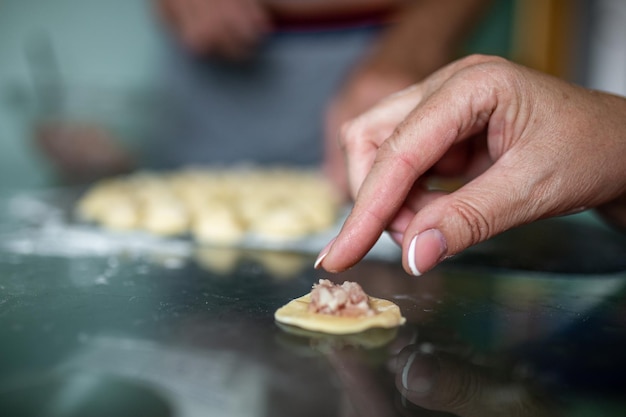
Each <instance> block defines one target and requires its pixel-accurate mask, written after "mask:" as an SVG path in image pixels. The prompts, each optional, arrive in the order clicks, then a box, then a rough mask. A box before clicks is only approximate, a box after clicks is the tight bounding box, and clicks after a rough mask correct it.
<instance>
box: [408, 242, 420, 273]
mask: <svg viewBox="0 0 626 417" xmlns="http://www.w3.org/2000/svg"><path fill="white" fill-rule="evenodd" d="M416 243H417V235H415V236H413V239H412V240H411V244H410V245H409V253H408V258H407V261H408V264H409V269H410V270H411V273H412V274H413V275H415V276H416V277H419V276H420V275H422V273H421V272H420V270H419V269H417V265H415V244H416Z"/></svg>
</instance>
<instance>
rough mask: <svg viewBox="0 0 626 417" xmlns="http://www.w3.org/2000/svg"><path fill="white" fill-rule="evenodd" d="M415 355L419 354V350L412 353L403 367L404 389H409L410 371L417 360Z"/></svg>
mask: <svg viewBox="0 0 626 417" xmlns="http://www.w3.org/2000/svg"><path fill="white" fill-rule="evenodd" d="M415 356H417V352H413V353H411V356H409V359H407V361H406V363H405V364H404V368H402V386H403V387H404V389H406V390H408V389H409V371H410V370H411V366H413V361H415Z"/></svg>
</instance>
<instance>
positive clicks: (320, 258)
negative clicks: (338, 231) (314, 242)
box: [313, 237, 337, 269]
mask: <svg viewBox="0 0 626 417" xmlns="http://www.w3.org/2000/svg"><path fill="white" fill-rule="evenodd" d="M335 239H337V238H336V237H335V238H333V239H332V240H331V241H330V242H328V243H327V244H326V246H324V249H322V251H321V252H320V254H319V255H317V259H316V260H315V263H314V264H313V268H315V269H319V267H320V265H321V264H322V261H323V260H324V258H326V255H328V252H330V248H331V247H332V246H333V243H335Z"/></svg>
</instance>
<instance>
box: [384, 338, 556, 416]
mask: <svg viewBox="0 0 626 417" xmlns="http://www.w3.org/2000/svg"><path fill="white" fill-rule="evenodd" d="M394 362H395V366H394V368H395V383H396V388H397V389H398V391H399V392H400V394H402V396H403V398H404V399H406V400H408V402H410V403H412V404H415V405H417V406H419V407H423V408H426V409H428V410H436V411H444V412H449V413H453V414H454V415H456V416H460V417H474V416H481V417H489V416H503V415H505V416H515V417H540V416H546V417H547V416H559V415H562V414H563V413H562V411H561V410H559V407H557V405H556V402H552V401H550V400H549V398H548V397H547V396H546V395H542V394H541V393H540V392H539V390H538V389H536V388H534V387H532V386H531V385H530V384H528V383H525V382H524V381H520V380H519V379H517V380H516V379H513V378H502V377H500V378H497V377H496V376H495V375H494V373H493V370H492V369H489V367H487V366H480V365H476V364H473V363H471V362H470V361H469V359H468V358H462V357H459V356H457V355H454V354H449V353H446V352H440V351H434V352H430V351H426V352H425V351H423V350H422V349H421V347H420V346H419V345H409V346H407V347H406V348H404V349H403V350H402V351H401V352H400V354H399V355H398V356H397V357H396V358H395V359H394Z"/></svg>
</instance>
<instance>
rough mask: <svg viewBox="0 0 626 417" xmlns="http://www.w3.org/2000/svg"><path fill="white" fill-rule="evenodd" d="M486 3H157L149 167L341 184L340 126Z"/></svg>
mask: <svg viewBox="0 0 626 417" xmlns="http://www.w3.org/2000/svg"><path fill="white" fill-rule="evenodd" d="M491 3H492V2H491V1H489V0H445V1H441V0H420V1H408V0H341V1H331V0H310V1H290V0H156V6H157V10H158V12H159V15H160V16H161V18H162V20H163V22H165V24H166V27H167V29H168V30H167V32H168V34H169V35H171V36H166V40H165V42H166V44H167V48H166V53H167V56H166V60H165V63H164V69H163V72H164V74H163V76H164V78H163V85H164V86H165V87H166V88H167V90H168V91H167V92H168V98H167V100H166V101H167V102H166V103H164V104H165V106H166V111H167V114H166V115H165V117H163V118H162V120H160V121H159V123H161V122H162V123H163V124H164V125H165V126H164V127H163V129H161V133H160V134H159V135H158V137H156V138H155V140H154V142H153V143H151V144H150V150H149V152H150V156H149V158H148V160H149V162H148V164H150V165H151V166H153V167H156V168H175V167H179V166H181V165H189V164H209V163H222V164H231V163H238V162H251V163H257V164H261V165H263V164H292V165H299V166H311V167H318V166H322V165H323V166H324V169H325V171H326V173H328V174H329V175H330V177H331V178H332V179H333V180H334V181H335V182H336V184H338V186H339V187H340V188H344V189H345V185H346V182H345V171H344V168H343V157H342V156H341V153H340V152H339V148H338V146H337V144H336V137H337V133H338V127H339V126H340V125H341V124H342V123H344V122H345V121H346V120H348V119H350V118H351V117H354V116H355V115H357V114H359V113H360V112H362V111H364V110H365V109H367V108H369V107H370V106H372V105H373V104H374V103H376V102H377V101H378V100H379V99H381V98H382V97H384V96H386V95H388V94H390V93H392V92H394V91H397V90H399V89H401V88H404V87H407V86H408V85H410V84H412V83H414V82H417V81H419V80H420V79H422V78H423V77H424V76H426V75H427V74H429V73H431V72H432V71H434V70H435V69H437V68H439V67H441V66H442V65H444V64H446V63H448V62H450V61H451V60H452V59H454V58H455V57H456V56H458V54H459V51H460V49H461V45H462V44H463V43H464V42H465V41H466V40H467V38H468V35H469V33H470V32H471V31H472V30H473V29H474V28H475V27H476V26H477V25H478V23H479V21H480V18H481V17H482V16H483V15H484V14H485V12H486V11H487V10H488V8H489V6H490V4H491ZM414 44H419V45H420V53H419V54H406V52H405V51H406V50H408V49H409V48H411V47H412V46H413V45H414ZM48 148H49V147H48ZM66 148H67V147H66ZM98 148H99V149H104V151H106V149H105V147H104V146H99V147H98ZM104 151H103V153H106V152H104ZM113 151H114V152H113V153H114V154H115V155H112V156H114V157H115V158H105V157H103V156H100V158H101V159H104V160H108V159H115V160H117V159H120V157H119V155H118V151H119V149H117V148H114V149H113ZM49 153H51V154H53V156H54V152H49ZM73 154H74V155H75V157H73V159H74V160H75V161H74V162H77V163H76V164H74V165H79V166H84V167H86V168H88V167H89V166H91V164H90V163H88V161H87V160H86V159H85V158H83V157H80V156H78V155H76V152H74V153H73ZM55 159H56V160H57V161H60V162H62V164H61V165H63V166H68V165H72V164H71V163H69V164H68V162H67V159H68V158H67V157H58V155H57V157H56V158H55ZM129 160H132V159H131V158H126V161H124V163H120V164H116V163H113V164H111V166H113V167H115V166H118V167H119V166H123V167H124V168H126V167H127V165H128V164H127V162H128V161H129ZM76 171H77V170H73V173H74V174H75V173H76ZM99 171H100V172H102V171H104V170H99Z"/></svg>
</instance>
